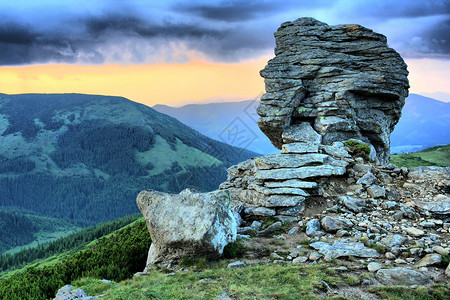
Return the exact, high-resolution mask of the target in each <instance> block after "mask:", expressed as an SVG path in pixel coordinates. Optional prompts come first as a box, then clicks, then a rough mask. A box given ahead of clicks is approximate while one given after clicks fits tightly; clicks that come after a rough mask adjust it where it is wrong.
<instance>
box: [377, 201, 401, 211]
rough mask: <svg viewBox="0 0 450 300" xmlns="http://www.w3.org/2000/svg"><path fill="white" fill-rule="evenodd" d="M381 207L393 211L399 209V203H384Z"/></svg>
mask: <svg viewBox="0 0 450 300" xmlns="http://www.w3.org/2000/svg"><path fill="white" fill-rule="evenodd" d="M381 207H382V208H384V209H387V210H393V209H396V208H398V203H397V202H394V201H384V202H383V203H381Z"/></svg>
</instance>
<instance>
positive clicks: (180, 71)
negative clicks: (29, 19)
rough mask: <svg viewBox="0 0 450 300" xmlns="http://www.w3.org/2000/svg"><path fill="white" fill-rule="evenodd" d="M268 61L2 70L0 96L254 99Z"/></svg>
mask: <svg viewBox="0 0 450 300" xmlns="http://www.w3.org/2000/svg"><path fill="white" fill-rule="evenodd" d="M268 59H269V57H263V58H260V59H258V60H253V61H248V62H244V63H239V64H218V63H209V62H202V61H194V62H190V63H185V64H156V65H91V66H86V65H84V66H83V65H34V66H18V67H0V93H5V94H21V93H84V94H99V95H111V96H122V97H126V98H128V99H130V100H133V101H136V102H140V103H143V104H146V105H149V106H153V105H155V104H170V105H177V104H179V105H181V104H186V103H188V102H196V101H198V100H202V99H207V98H214V97H218V98H222V99H223V98H225V99H226V98H234V99H236V98H241V99H251V98H254V97H255V96H258V95H259V94H261V93H262V92H263V91H264V80H263V78H261V77H260V76H259V70H261V69H262V68H264V66H265V65H266V63H267V60H268Z"/></svg>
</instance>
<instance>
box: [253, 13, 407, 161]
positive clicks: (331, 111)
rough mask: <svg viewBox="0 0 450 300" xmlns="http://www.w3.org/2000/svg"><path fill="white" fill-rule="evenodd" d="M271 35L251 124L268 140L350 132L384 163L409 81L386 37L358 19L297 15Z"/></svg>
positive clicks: (278, 143) (328, 138)
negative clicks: (328, 20)
mask: <svg viewBox="0 0 450 300" xmlns="http://www.w3.org/2000/svg"><path fill="white" fill-rule="evenodd" d="M275 39H276V48H275V57H274V58H273V59H271V60H270V61H269V62H268V65H267V66H266V67H265V68H264V69H263V70H262V71H261V76H262V77H264V79H265V80H264V82H265V84H266V93H265V94H264V95H263V96H262V97H261V101H260V105H259V107H258V109H257V113H258V114H259V116H260V119H259V120H258V125H259V127H260V128H261V130H262V131H263V132H264V133H265V134H266V135H267V136H268V137H269V139H270V140H271V142H272V143H273V144H274V145H275V147H277V148H279V149H281V148H282V147H283V145H284V144H286V143H292V142H297V143H298V142H301V143H304V144H305V145H307V144H308V142H309V143H311V144H317V142H319V143H320V142H321V143H322V144H325V145H331V144H332V143H333V142H336V141H345V140H348V139H358V140H362V141H363V142H366V143H369V144H371V145H373V146H374V148H375V150H376V156H377V157H376V158H377V159H378V161H379V162H380V163H383V164H384V163H387V161H388V159H389V143H390V134H391V132H392V130H393V129H394V126H395V124H396V123H397V122H398V120H399V118H400V115H401V109H402V107H403V105H404V103H405V97H406V96H407V95H408V88H409V83H408V79H407V75H408V71H407V69H406V64H405V62H404V61H403V59H402V58H401V57H400V55H399V54H398V53H397V52H396V51H395V50H393V49H391V48H389V47H388V45H387V40H386V37H385V36H383V35H381V34H379V33H375V32H373V31H372V30H370V29H367V28H365V27H363V26H360V25H348V24H347V25H337V26H329V25H327V24H325V23H322V22H320V21H317V20H315V19H312V18H300V19H298V20H295V21H293V22H286V23H283V24H282V25H281V26H280V28H279V29H278V31H277V32H276V33H275ZM319 136H320V137H321V139H319ZM305 145H304V146H305ZM285 149H286V148H284V147H283V150H285ZM304 150H306V148H304ZM307 150H312V149H307ZM285 151H286V150H285ZM308 152H309V151H308ZM311 152H313V151H311ZM297 153H298V152H297Z"/></svg>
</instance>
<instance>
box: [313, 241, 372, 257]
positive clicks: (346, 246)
mask: <svg viewBox="0 0 450 300" xmlns="http://www.w3.org/2000/svg"><path fill="white" fill-rule="evenodd" d="M310 247H312V248H314V249H316V250H317V251H319V252H320V253H321V254H323V255H325V256H327V257H329V258H338V257H342V256H354V257H372V258H375V257H379V256H380V254H378V252H377V251H376V250H375V249H371V248H367V247H366V246H364V244H363V243H359V242H334V244H333V245H330V244H329V243H327V242H315V243H312V244H310Z"/></svg>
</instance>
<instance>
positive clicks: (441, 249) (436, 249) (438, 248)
mask: <svg viewBox="0 0 450 300" xmlns="http://www.w3.org/2000/svg"><path fill="white" fill-rule="evenodd" d="M433 251H434V252H436V253H439V254H440V255H448V253H449V251H448V250H447V249H445V248H444V247H441V246H434V247H433Z"/></svg>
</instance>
